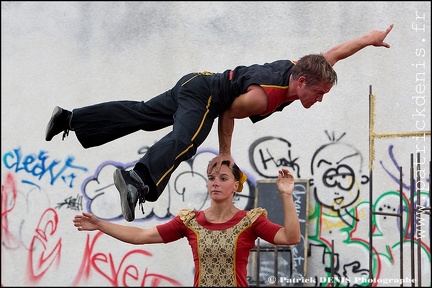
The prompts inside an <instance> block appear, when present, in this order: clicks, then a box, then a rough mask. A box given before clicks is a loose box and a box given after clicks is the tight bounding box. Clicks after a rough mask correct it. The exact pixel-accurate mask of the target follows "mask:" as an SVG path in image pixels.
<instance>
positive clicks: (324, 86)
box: [297, 78, 333, 109]
mask: <svg viewBox="0 0 432 288" xmlns="http://www.w3.org/2000/svg"><path fill="white" fill-rule="evenodd" d="M299 80H301V79H299ZM332 87H333V84H331V83H325V82H321V83H318V84H316V85H313V86H308V85H307V80H306V78H304V80H301V81H299V87H298V91H297V94H298V97H299V99H300V101H301V103H302V105H303V107H304V108H306V109H309V108H310V107H311V106H312V105H313V104H315V103H316V102H321V101H322V100H323V97H324V94H326V93H328V92H329V91H330V89H331V88H332Z"/></svg>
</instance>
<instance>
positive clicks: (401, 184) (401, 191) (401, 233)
mask: <svg viewBox="0 0 432 288" xmlns="http://www.w3.org/2000/svg"><path fill="white" fill-rule="evenodd" d="M399 193H400V194H399V210H400V211H399V212H400V233H399V242H400V244H399V247H400V256H399V261H400V263H399V267H400V268H399V269H400V271H399V274H400V279H403V263H404V262H403V241H404V237H403V236H404V235H403V234H404V233H403V231H404V226H403V224H404V223H403V201H402V193H403V179H402V166H401V167H399ZM400 287H403V283H402V281H401V283H400Z"/></svg>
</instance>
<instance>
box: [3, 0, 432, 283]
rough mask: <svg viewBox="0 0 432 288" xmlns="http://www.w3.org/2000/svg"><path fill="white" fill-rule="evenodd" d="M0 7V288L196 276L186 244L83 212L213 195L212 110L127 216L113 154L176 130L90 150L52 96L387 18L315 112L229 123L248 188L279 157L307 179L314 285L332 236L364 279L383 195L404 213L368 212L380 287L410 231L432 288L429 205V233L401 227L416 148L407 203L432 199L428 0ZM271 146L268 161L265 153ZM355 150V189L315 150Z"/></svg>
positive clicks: (280, 49)
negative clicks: (138, 241)
mask: <svg viewBox="0 0 432 288" xmlns="http://www.w3.org/2000/svg"><path fill="white" fill-rule="evenodd" d="M1 9H2V10H1V13H2V14H1V24H2V25H1V30H2V31H1V33H2V39H1V40H2V55H1V57H2V58H1V61H2V62H1V65H2V75H1V77H2V80H1V93H2V95H1V99H2V108H1V109H2V110H1V111H2V112H1V119H2V124H1V125H2V139H1V149H2V151H1V153H2V165H1V168H2V169H1V183H2V234H1V235H2V247H1V252H2V253H1V255H2V256H1V257H2V258H1V259H2V262H1V264H2V265H1V276H2V277H1V279H2V280H1V282H2V283H1V284H2V286H47V285H49V286H123V285H130V286H132V285H134V286H135V285H145V286H158V285H161V286H162V285H180V286H190V285H192V283H193V281H192V280H193V261H192V258H191V256H192V255H191V252H190V248H189V246H188V244H187V241H186V240H185V239H183V240H180V241H177V242H175V243H170V244H158V245H148V246H132V245H129V244H125V243H122V242H119V241H116V240H114V239H111V238H110V237H108V236H106V235H101V234H99V233H96V232H90V233H87V232H78V231H77V230H76V229H75V228H74V227H73V224H72V218H73V216H74V215H75V214H77V213H81V212H82V211H90V212H92V213H94V214H96V215H97V216H99V217H101V218H105V219H108V220H110V221H112V222H115V223H119V224H125V225H134V226H139V227H143V228H146V227H152V226H154V225H157V224H160V223H164V222H166V221H168V220H169V219H171V217H172V216H173V215H176V214H177V211H178V210H179V209H180V208H186V207H190V208H196V209H202V208H205V207H206V206H207V205H208V201H206V198H205V196H206V192H205V176H206V175H205V167H206V163H208V161H209V160H210V159H211V158H212V157H213V156H214V153H216V152H217V149H218V143H217V129H216V125H217V123H216V122H215V124H214V125H215V127H214V129H213V131H212V132H211V134H210V135H209V137H208V138H207V140H206V141H205V142H204V143H203V145H202V146H201V147H200V149H199V152H198V154H197V155H196V157H194V161H191V162H190V163H182V165H181V166H180V167H179V168H178V170H177V171H176V172H175V173H174V175H173V177H172V179H171V182H170V183H169V185H168V187H167V189H166V191H165V192H164V194H163V195H162V197H161V198H160V199H159V200H158V201H157V202H155V203H146V204H145V210H146V214H145V215H142V213H141V212H140V211H138V210H137V212H136V213H137V218H138V219H137V220H136V221H134V222H132V223H128V222H126V221H124V220H122V218H120V217H119V215H120V213H121V211H120V206H119V199H118V192H117V191H116V189H115V188H114V186H113V182H112V172H113V170H114V166H116V165H119V166H125V167H128V166H131V165H132V163H133V162H135V161H136V160H138V159H139V158H140V157H141V156H142V154H143V153H145V150H146V149H147V147H149V146H150V145H152V144H153V143H155V142H156V141H158V140H159V139H160V138H161V137H162V136H164V135H165V134H166V133H168V132H169V131H170V130H169V129H163V130H160V131H156V132H137V133H134V134H132V135H129V136H127V137H124V138H122V139H118V140H116V141H113V142H111V143H108V144H106V145H103V146H100V147H96V148H91V149H83V148H82V147H81V146H80V144H79V142H78V141H77V139H76V137H75V134H74V133H73V132H71V133H70V135H69V137H68V138H66V139H65V140H64V141H61V137H60V136H57V137H55V138H54V139H53V141H51V142H46V141H45V140H44V133H45V127H46V124H47V122H48V120H49V118H50V116H51V112H52V109H53V108H54V106H56V105H59V106H61V107H64V108H66V109H72V108H76V107H81V106H85V105H90V104H95V103H98V102H103V101H110V100H122V99H128V100H144V101H146V100H149V99H150V98H152V97H153V96H154V95H157V94H159V93H161V92H163V91H164V90H166V89H168V88H170V87H171V86H172V85H173V84H174V83H175V82H176V81H177V80H178V79H179V78H180V77H181V76H182V75H184V74H186V73H188V72H192V71H204V70H207V71H213V72H222V71H224V70H226V69H230V68H233V67H235V66H237V65H248V64H254V63H260V64H261V63H265V62H271V61H274V60H277V59H294V60H295V59H298V58H299V57H301V56H303V55H304V54H308V53H317V52H324V51H326V50H327V49H329V48H331V47H332V46H333V45H336V44H339V43H341V42H344V41H347V40H350V39H352V38H356V37H358V36H360V35H362V34H365V33H367V32H369V31H370V30H373V29H380V30H382V29H385V28H387V27H388V25H389V24H391V23H394V24H395V26H394V29H393V31H392V32H391V33H390V35H389V36H388V37H387V42H389V43H390V44H391V48H390V49H385V48H374V47H368V48H366V49H364V50H362V51H360V52H359V53H357V54H355V55H354V56H352V57H350V58H348V59H346V60H343V61H341V62H339V63H337V64H336V66H335V69H336V71H337V72H338V75H339V82H338V84H337V86H335V87H334V88H333V89H332V90H331V91H330V93H328V94H327V95H326V96H325V100H324V101H323V102H322V103H319V104H317V105H315V106H313V107H312V108H311V109H309V110H305V109H304V108H303V107H302V106H301V104H300V103H294V104H292V105H291V106H289V108H287V109H285V110H284V111H283V112H281V113H276V114H275V115H274V116H272V117H271V118H269V119H267V120H265V121H262V122H260V123H257V124H252V123H251V122H250V121H249V120H248V119H243V120H239V121H236V127H235V133H234V137H233V147H232V154H233V157H234V159H235V160H236V162H237V163H238V164H239V166H240V167H241V168H242V169H243V170H244V172H245V173H247V174H248V176H249V185H248V186H249V187H246V189H245V190H246V191H244V192H243V194H242V195H244V196H251V197H252V198H253V196H254V195H255V188H254V187H255V184H256V182H257V181H259V180H266V179H271V178H272V177H273V176H275V175H276V171H277V169H278V168H279V167H280V166H281V165H285V166H289V168H290V169H292V170H294V171H295V173H296V176H297V178H299V179H307V180H309V179H311V180H312V182H311V184H312V185H311V187H310V188H311V189H310V192H309V210H308V213H309V221H308V233H309V234H308V243H309V246H308V249H309V254H310V255H309V256H308V257H307V259H305V261H307V275H306V276H307V277H308V278H309V277H310V279H312V281H315V280H316V281H320V277H324V278H325V277H329V276H331V274H330V261H329V251H330V248H331V245H332V241H333V244H334V250H335V253H336V254H337V258H336V260H337V263H335V264H336V265H335V269H336V270H335V272H336V275H339V276H341V277H350V278H349V279H350V280H351V281H352V282H350V283H348V282H347V281H346V279H345V280H344V283H342V286H353V285H354V283H353V281H354V278H355V277H361V276H365V275H366V277H368V273H369V247H370V246H369V244H370V243H369V242H370V241H369V229H370V228H371V227H370V223H369V207H370V205H373V207H374V209H375V210H376V211H383V212H392V213H396V212H398V211H404V212H403V213H402V214H403V215H404V218H403V222H402V223H401V221H399V220H398V219H397V218H396V217H392V216H385V215H376V216H375V217H373V222H372V226H373V228H374V234H373V236H374V237H373V245H372V246H373V252H374V253H373V261H372V263H373V267H372V268H371V269H372V271H373V273H374V275H375V276H376V277H377V278H378V279H380V281H381V282H379V283H377V286H398V285H399V282H391V281H397V280H398V279H399V267H400V265H401V263H400V257H399V255H400V248H399V247H400V246H399V243H400V241H399V233H400V232H403V233H404V235H405V238H406V241H405V244H404V250H403V251H404V260H403V262H404V265H403V267H404V275H405V276H406V277H408V278H410V279H412V278H413V277H412V275H415V277H414V278H418V275H419V274H420V276H421V277H422V285H423V286H430V285H431V275H430V270H429V268H430V265H431V251H430V237H431V236H430V235H431V234H430V233H431V231H430V218H429V217H428V216H427V215H426V212H425V211H422V210H420V211H419V212H418V213H417V218H418V217H420V218H421V219H423V220H422V221H423V225H420V224H419V225H418V227H417V230H418V231H420V232H424V234H423V236H419V238H421V240H422V241H418V242H415V243H412V242H411V241H410V237H409V235H410V233H411V230H410V228H409V227H408V225H407V223H406V221H407V218H408V215H407V213H406V210H407V207H408V203H410V204H413V203H411V201H410V195H411V193H410V188H409V182H410V177H409V176H410V162H411V157H412V155H414V157H413V158H414V159H417V156H418V157H419V160H420V161H419V162H420V165H419V166H420V167H419V168H420V169H419V170H420V171H419V173H418V175H416V176H418V177H416V179H417V180H416V182H417V183H418V187H419V192H420V194H421V197H420V199H421V200H420V201H421V203H417V201H414V202H415V203H416V204H419V205H418V206H417V207H420V208H421V207H422V206H429V207H430V202H429V198H428V197H426V193H425V192H423V191H429V185H430V182H429V175H430V158H431V156H430V151H431V150H430V149H431V145H430V144H431V141H430V130H431V129H430V121H431V113H430V111H431V110H430V107H431V99H430V95H431V85H430V72H431V61H430V54H431V46H430V40H431V37H430V35H431V23H430V20H431V4H430V2H426V1H425V2H40V1H38V2H15V1H2V3H1ZM370 85H371V86H372V91H373V94H374V96H375V97H374V98H372V99H374V101H370V98H369V89H370ZM372 102H373V103H372ZM370 107H372V109H371V108H370ZM371 111H373V113H372V112H371ZM370 119H372V120H373V121H370ZM371 124H373V125H371ZM374 133H377V134H374ZM371 140H374V141H371ZM260 151H261V152H264V153H265V154H264V156H265V157H266V158H267V159H266V160H268V159H271V161H268V162H266V164H267V165H263V164H264V162H263V161H264V160H265V159H263V158H261V157H260V156H259V155H260V153H258V152H260ZM353 155H354V157H350V158H349V160H344V162H343V163H345V168H346V169H347V171H348V172H351V174H352V175H354V176H355V179H356V185H355V186H354V187H353V188H352V189H350V190H348V191H346V190H344V189H343V187H331V183H330V181H331V180H333V179H332V178H331V177H326V176H325V175H324V174H323V173H324V172H328V171H320V170H321V169H319V167H318V166H317V161H318V160H321V159H324V160H326V161H328V162H331V163H339V161H341V160H342V159H345V158H346V157H347V156H353ZM370 156H373V157H370ZM414 162H417V161H414ZM332 165H337V164H332ZM331 167H336V166H331ZM399 167H402V168H403V169H402V171H403V172H402V173H403V177H402V179H403V185H402V195H403V196H404V202H403V203H404V204H403V207H401V206H400V205H399V192H398V191H399V190H400V189H399V188H400V184H399ZM335 171H336V170H335ZM371 171H372V173H370V172H371ZM191 172H193V173H191ZM336 172H339V173H343V171H342V170H339V171H336ZM371 175H372V179H373V181H372V185H370V183H371V182H370V181H369V180H370V176H371ZM371 188H372V189H371ZM371 190H372V193H373V197H372V198H373V199H372V202H371V199H370V197H369V196H370V193H371ZM101 191H102V192H103V193H101ZM416 194H417V193H416ZM338 197H343V201H342V202H340V201H338ZM248 199H249V198H247V197H239V198H238V199H237V205H238V207H239V208H243V209H248V208H251V202H250V201H249V200H250V199H249V200H248ZM339 199H342V198H339ZM415 199H417V198H415ZM418 235H420V234H418ZM411 244H412V245H413V246H411ZM418 244H420V245H421V246H420V247H421V249H419V251H421V260H422V264H421V266H422V267H423V269H422V271H421V272H420V273H418V272H417V265H416V266H415V267H416V270H415V274H411V270H410V268H411V262H410V261H409V257H410V255H411V252H410V248H411V247H414V248H415V251H417V248H416V247H417V245H418ZM416 258H417V256H416ZM322 281H323V282H324V284H322V285H325V284H326V283H327V282H326V281H327V279H324V280H322ZM389 281H390V282H391V283H390V284H388V283H389ZM386 282H387V283H386ZM305 284H306V283H305ZM309 285H311V286H315V285H318V284H309ZM410 285H411V283H408V284H406V286H410Z"/></svg>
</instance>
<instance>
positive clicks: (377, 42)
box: [367, 24, 393, 48]
mask: <svg viewBox="0 0 432 288" xmlns="http://www.w3.org/2000/svg"><path fill="white" fill-rule="evenodd" d="M392 29H393V24H391V25H390V26H389V27H388V28H387V29H386V30H384V31H380V30H373V31H371V32H369V34H368V35H367V37H369V38H370V41H371V45H373V46H375V47H380V46H383V47H386V48H390V44H388V43H387V42H384V39H385V38H386V37H387V35H388V34H389V33H390V31H391V30H392Z"/></svg>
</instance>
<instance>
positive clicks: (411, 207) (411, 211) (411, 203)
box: [410, 153, 415, 287]
mask: <svg viewBox="0 0 432 288" xmlns="http://www.w3.org/2000/svg"><path fill="white" fill-rule="evenodd" d="M414 205H415V203H414V160H413V154H412V153H411V165H410V225H411V235H410V240H411V279H412V280H413V279H415V267H414V224H415V221H414V215H415V214H414V210H415V207H414ZM414 282H415V281H412V283H411V286H412V287H415V285H414Z"/></svg>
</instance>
